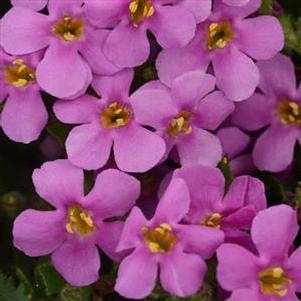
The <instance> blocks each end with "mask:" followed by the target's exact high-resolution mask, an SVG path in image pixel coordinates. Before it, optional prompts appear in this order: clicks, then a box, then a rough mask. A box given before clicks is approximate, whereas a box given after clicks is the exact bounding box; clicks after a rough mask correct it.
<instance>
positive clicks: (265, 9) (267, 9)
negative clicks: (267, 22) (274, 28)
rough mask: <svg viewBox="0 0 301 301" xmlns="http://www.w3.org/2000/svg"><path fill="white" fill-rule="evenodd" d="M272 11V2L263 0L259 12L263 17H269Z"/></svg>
mask: <svg viewBox="0 0 301 301" xmlns="http://www.w3.org/2000/svg"><path fill="white" fill-rule="evenodd" d="M272 11H273V1H272V0H263V1H262V4H261V7H260V9H259V12H260V13H261V14H263V15H271V14H272Z"/></svg>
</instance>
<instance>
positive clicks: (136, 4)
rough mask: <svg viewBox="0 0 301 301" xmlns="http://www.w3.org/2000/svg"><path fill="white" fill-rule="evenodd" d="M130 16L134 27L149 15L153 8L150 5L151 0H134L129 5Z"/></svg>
mask: <svg viewBox="0 0 301 301" xmlns="http://www.w3.org/2000/svg"><path fill="white" fill-rule="evenodd" d="M129 9H130V17H131V20H132V22H133V25H134V26H135V27H138V25H139V23H140V22H142V21H143V20H144V19H145V18H149V17H151V16H152V15H153V14H154V12H155V9H154V7H153V6H152V0H134V1H132V2H131V3H130V5H129Z"/></svg>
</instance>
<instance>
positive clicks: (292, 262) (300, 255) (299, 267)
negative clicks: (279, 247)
mask: <svg viewBox="0 0 301 301" xmlns="http://www.w3.org/2000/svg"><path fill="white" fill-rule="evenodd" d="M288 270H289V277H292V278H293V280H294V283H295V284H296V286H297V291H298V292H301V283H300V279H301V247H299V248H298V249H297V250H295V251H294V252H293V254H292V255H291V256H290V258H289V261H288Z"/></svg>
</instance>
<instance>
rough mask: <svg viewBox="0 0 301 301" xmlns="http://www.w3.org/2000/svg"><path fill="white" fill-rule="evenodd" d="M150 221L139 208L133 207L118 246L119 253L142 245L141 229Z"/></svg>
mask: <svg viewBox="0 0 301 301" xmlns="http://www.w3.org/2000/svg"><path fill="white" fill-rule="evenodd" d="M147 223H148V221H147V220H146V218H145V217H144V215H143V213H142V211H141V209H140V208H139V207H136V206H135V207H133V209H132V210H131V212H130V214H129V216H128V217H127V219H126V221H125V223H124V227H123V230H122V234H121V237H120V240H119V244H118V246H117V249H116V250H117V251H123V250H127V249H132V248H136V247H138V246H139V245H140V244H141V229H142V228H143V227H145V226H146V224H147Z"/></svg>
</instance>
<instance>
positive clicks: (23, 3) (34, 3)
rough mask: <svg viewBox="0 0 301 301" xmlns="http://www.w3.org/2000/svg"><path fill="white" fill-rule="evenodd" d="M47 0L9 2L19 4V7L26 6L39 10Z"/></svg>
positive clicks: (14, 4)
mask: <svg viewBox="0 0 301 301" xmlns="http://www.w3.org/2000/svg"><path fill="white" fill-rule="evenodd" d="M47 2H48V0H35V1H32V0H11V4H12V5H13V6H21V7H28V8H31V9H33V10H41V9H43V8H44V7H45V6H46V4H47Z"/></svg>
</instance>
